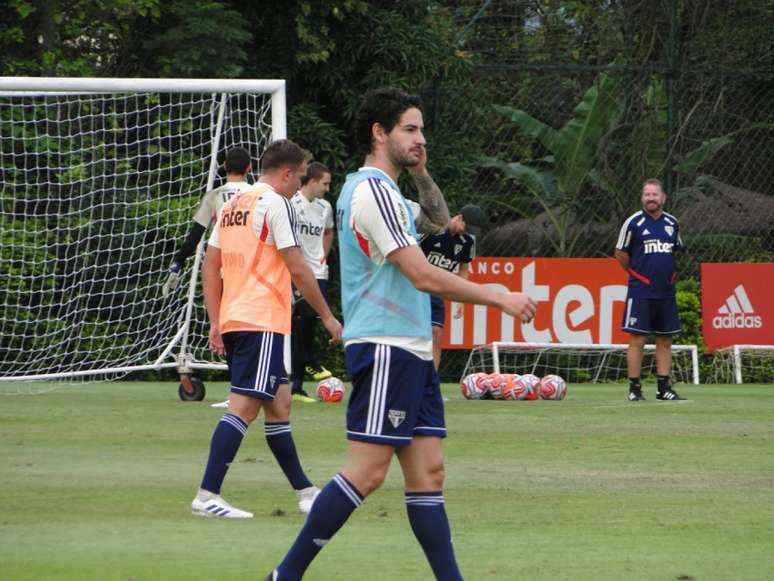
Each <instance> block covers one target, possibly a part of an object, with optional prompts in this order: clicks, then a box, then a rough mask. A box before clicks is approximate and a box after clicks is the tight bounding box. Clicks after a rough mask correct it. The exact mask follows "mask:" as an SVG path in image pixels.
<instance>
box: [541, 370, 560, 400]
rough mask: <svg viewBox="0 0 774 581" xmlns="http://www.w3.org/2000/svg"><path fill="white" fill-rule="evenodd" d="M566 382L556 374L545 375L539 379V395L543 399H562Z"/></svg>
mask: <svg viewBox="0 0 774 581" xmlns="http://www.w3.org/2000/svg"><path fill="white" fill-rule="evenodd" d="M566 395H567V383H565V381H564V379H562V378H561V377H559V376H558V375H546V376H545V377H544V378H543V379H541V380H540V397H541V398H543V399H557V400H558V399H564V398H565V396H566Z"/></svg>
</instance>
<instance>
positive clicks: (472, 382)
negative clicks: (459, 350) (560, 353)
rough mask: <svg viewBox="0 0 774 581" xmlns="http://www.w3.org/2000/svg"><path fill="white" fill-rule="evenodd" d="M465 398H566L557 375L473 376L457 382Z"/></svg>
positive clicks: (562, 383)
mask: <svg viewBox="0 0 774 581" xmlns="http://www.w3.org/2000/svg"><path fill="white" fill-rule="evenodd" d="M460 390H462V396H463V397H464V398H465V399H503V400H527V401H529V400H536V399H552V400H560V399H564V398H565V397H566V396H567V383H565V381H564V379H562V378H561V377H559V376H558V375H546V376H545V377H543V379H541V378H539V377H538V376H537V375H532V374H531V373H527V374H525V375H518V374H516V373H473V374H471V375H467V376H465V378H464V379H463V380H462V383H460Z"/></svg>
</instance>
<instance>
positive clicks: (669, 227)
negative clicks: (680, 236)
mask: <svg viewBox="0 0 774 581" xmlns="http://www.w3.org/2000/svg"><path fill="white" fill-rule="evenodd" d="M664 230H665V231H666V233H667V234H669V235H670V236H672V234H674V233H675V229H674V228H673V227H672V226H664Z"/></svg>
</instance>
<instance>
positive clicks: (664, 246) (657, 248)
mask: <svg viewBox="0 0 774 581" xmlns="http://www.w3.org/2000/svg"><path fill="white" fill-rule="evenodd" d="M673 246H674V243H673V242H661V240H645V242H643V247H644V249H645V254H671V253H672V247H673Z"/></svg>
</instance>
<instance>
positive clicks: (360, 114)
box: [355, 87, 423, 155]
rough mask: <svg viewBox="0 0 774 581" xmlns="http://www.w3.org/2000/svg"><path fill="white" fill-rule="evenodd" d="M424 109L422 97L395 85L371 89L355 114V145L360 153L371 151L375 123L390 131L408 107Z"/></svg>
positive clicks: (365, 153) (366, 153) (364, 153)
mask: <svg viewBox="0 0 774 581" xmlns="http://www.w3.org/2000/svg"><path fill="white" fill-rule="evenodd" d="M411 108H416V109H419V110H420V111H422V110H423V107H422V99H420V98H419V96H417V95H409V94H408V93H406V92H405V91H403V90H402V89H398V88H395V87H381V88H379V89H371V90H370V91H368V92H367V93H366V94H365V95H364V96H363V100H362V102H361V103H360V108H359V109H358V111H357V115H356V116H355V146H356V147H357V151H358V153H360V154H362V155H368V154H369V153H371V131H372V128H373V126H374V123H378V124H379V125H381V126H382V127H384V129H385V131H387V132H388V133H389V132H390V131H392V128H393V127H395V125H396V124H397V123H398V121H399V120H400V116H401V115H403V112H404V111H406V110H407V109H411Z"/></svg>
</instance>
